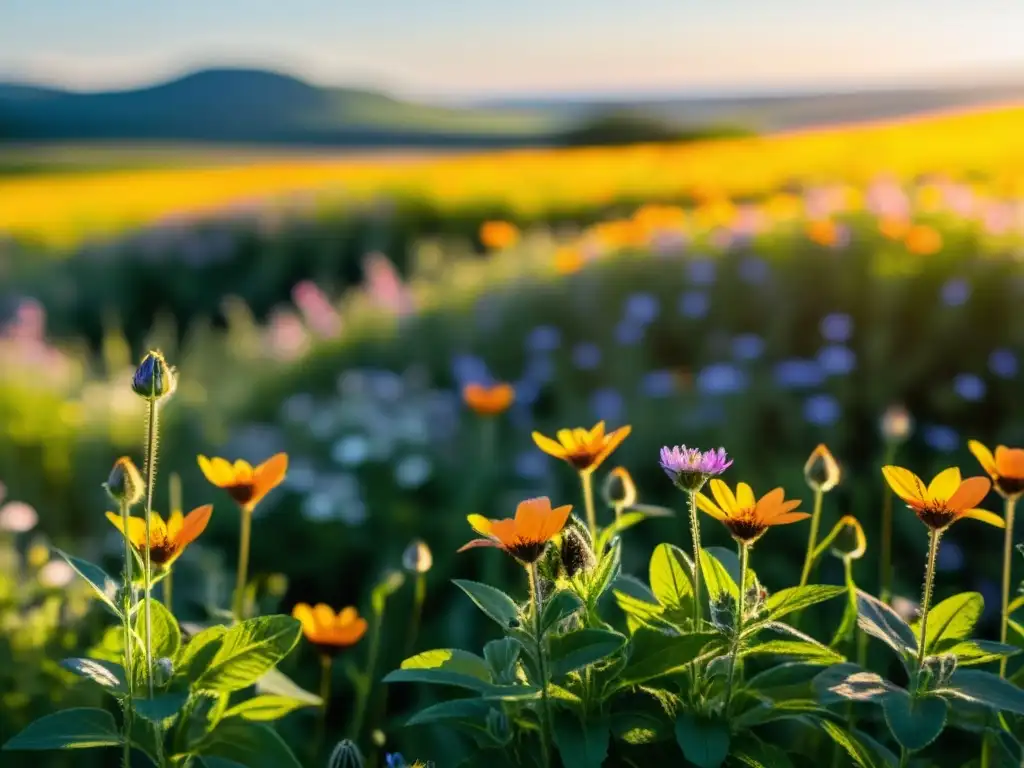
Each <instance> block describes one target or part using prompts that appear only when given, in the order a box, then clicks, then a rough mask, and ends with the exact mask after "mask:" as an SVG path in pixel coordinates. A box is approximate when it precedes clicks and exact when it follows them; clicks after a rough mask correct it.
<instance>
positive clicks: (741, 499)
mask: <svg viewBox="0 0 1024 768" xmlns="http://www.w3.org/2000/svg"><path fill="white" fill-rule="evenodd" d="M755 504H757V499H756V498H754V489H753V488H751V487H750V486H749V485H747V484H746V483H742V482H741V483H736V506H737V507H739V508H740V509H747V508H749V507H753V506H754V505H755Z"/></svg>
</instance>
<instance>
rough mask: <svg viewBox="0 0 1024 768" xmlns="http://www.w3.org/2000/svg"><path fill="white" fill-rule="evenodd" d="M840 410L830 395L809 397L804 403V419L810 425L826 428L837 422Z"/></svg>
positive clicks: (837, 403)
mask: <svg viewBox="0 0 1024 768" xmlns="http://www.w3.org/2000/svg"><path fill="white" fill-rule="evenodd" d="M840 415H841V409H840V408H839V402H838V401H837V400H836V399H835V398H834V397H832V395H811V396H810V397H808V398H807V399H806V400H805V401H804V418H805V419H806V420H807V421H808V423H810V424H816V425H817V426H819V427H827V426H830V425H832V424H835V423H836V422H837V421H839V417H840Z"/></svg>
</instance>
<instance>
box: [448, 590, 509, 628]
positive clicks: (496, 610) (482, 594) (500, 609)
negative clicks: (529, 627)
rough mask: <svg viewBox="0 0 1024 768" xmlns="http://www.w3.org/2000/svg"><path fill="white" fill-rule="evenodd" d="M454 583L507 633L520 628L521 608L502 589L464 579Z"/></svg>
mask: <svg viewBox="0 0 1024 768" xmlns="http://www.w3.org/2000/svg"><path fill="white" fill-rule="evenodd" d="M453 583H454V584H455V586H457V587H458V588H459V589H461V590H462V591H463V592H465V593H466V594H467V595H469V599H470V600H472V601H473V602H474V603H476V606H477V608H479V609H480V610H481V611H483V612H484V613H486V614H487V615H488V616H490V617H491V618H492V619H493V620H494V621H496V622H497V623H498V624H499V625H500V626H501V628H502V629H504V630H506V631H507V630H509V629H514V628H515V627H518V626H519V624H520V617H519V607H518V606H517V605H516V604H515V602H514V601H513V600H512V598H511V597H509V596H508V595H506V594H505V593H504V592H502V591H501V590H500V589H495V588H494V587H492V586H490V585H489V584H481V583H480V582H478V581H465V580H464V579H455V580H454V581H453Z"/></svg>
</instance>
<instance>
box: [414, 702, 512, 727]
mask: <svg viewBox="0 0 1024 768" xmlns="http://www.w3.org/2000/svg"><path fill="white" fill-rule="evenodd" d="M494 708H495V705H494V704H491V703H490V702H488V701H485V700H483V699H473V698H470V699H453V700H452V701H442V702H441V703H440V704H434V705H432V706H429V707H427V708H426V709H422V710H420V711H419V712H417V713H416V714H415V715H413V716H412V717H410V718H409V719H408V720H406V722H405V724H406V725H430V724H431V723H443V722H449V721H452V720H465V721H468V722H470V723H474V724H476V725H479V726H480V727H482V724H483V723H485V722H486V721H487V715H488V714H489V713H490V712H491V710H493V709H494Z"/></svg>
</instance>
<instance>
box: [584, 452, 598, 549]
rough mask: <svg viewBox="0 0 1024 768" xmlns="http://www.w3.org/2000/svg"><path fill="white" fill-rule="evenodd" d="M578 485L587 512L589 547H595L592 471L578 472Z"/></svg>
mask: <svg viewBox="0 0 1024 768" xmlns="http://www.w3.org/2000/svg"><path fill="white" fill-rule="evenodd" d="M580 485H582V486H583V506H584V508H585V509H586V510H587V530H589V531H590V546H592V547H596V546H597V514H596V513H595V512H594V471H593V470H592V469H584V470H583V471H582V472H580Z"/></svg>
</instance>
